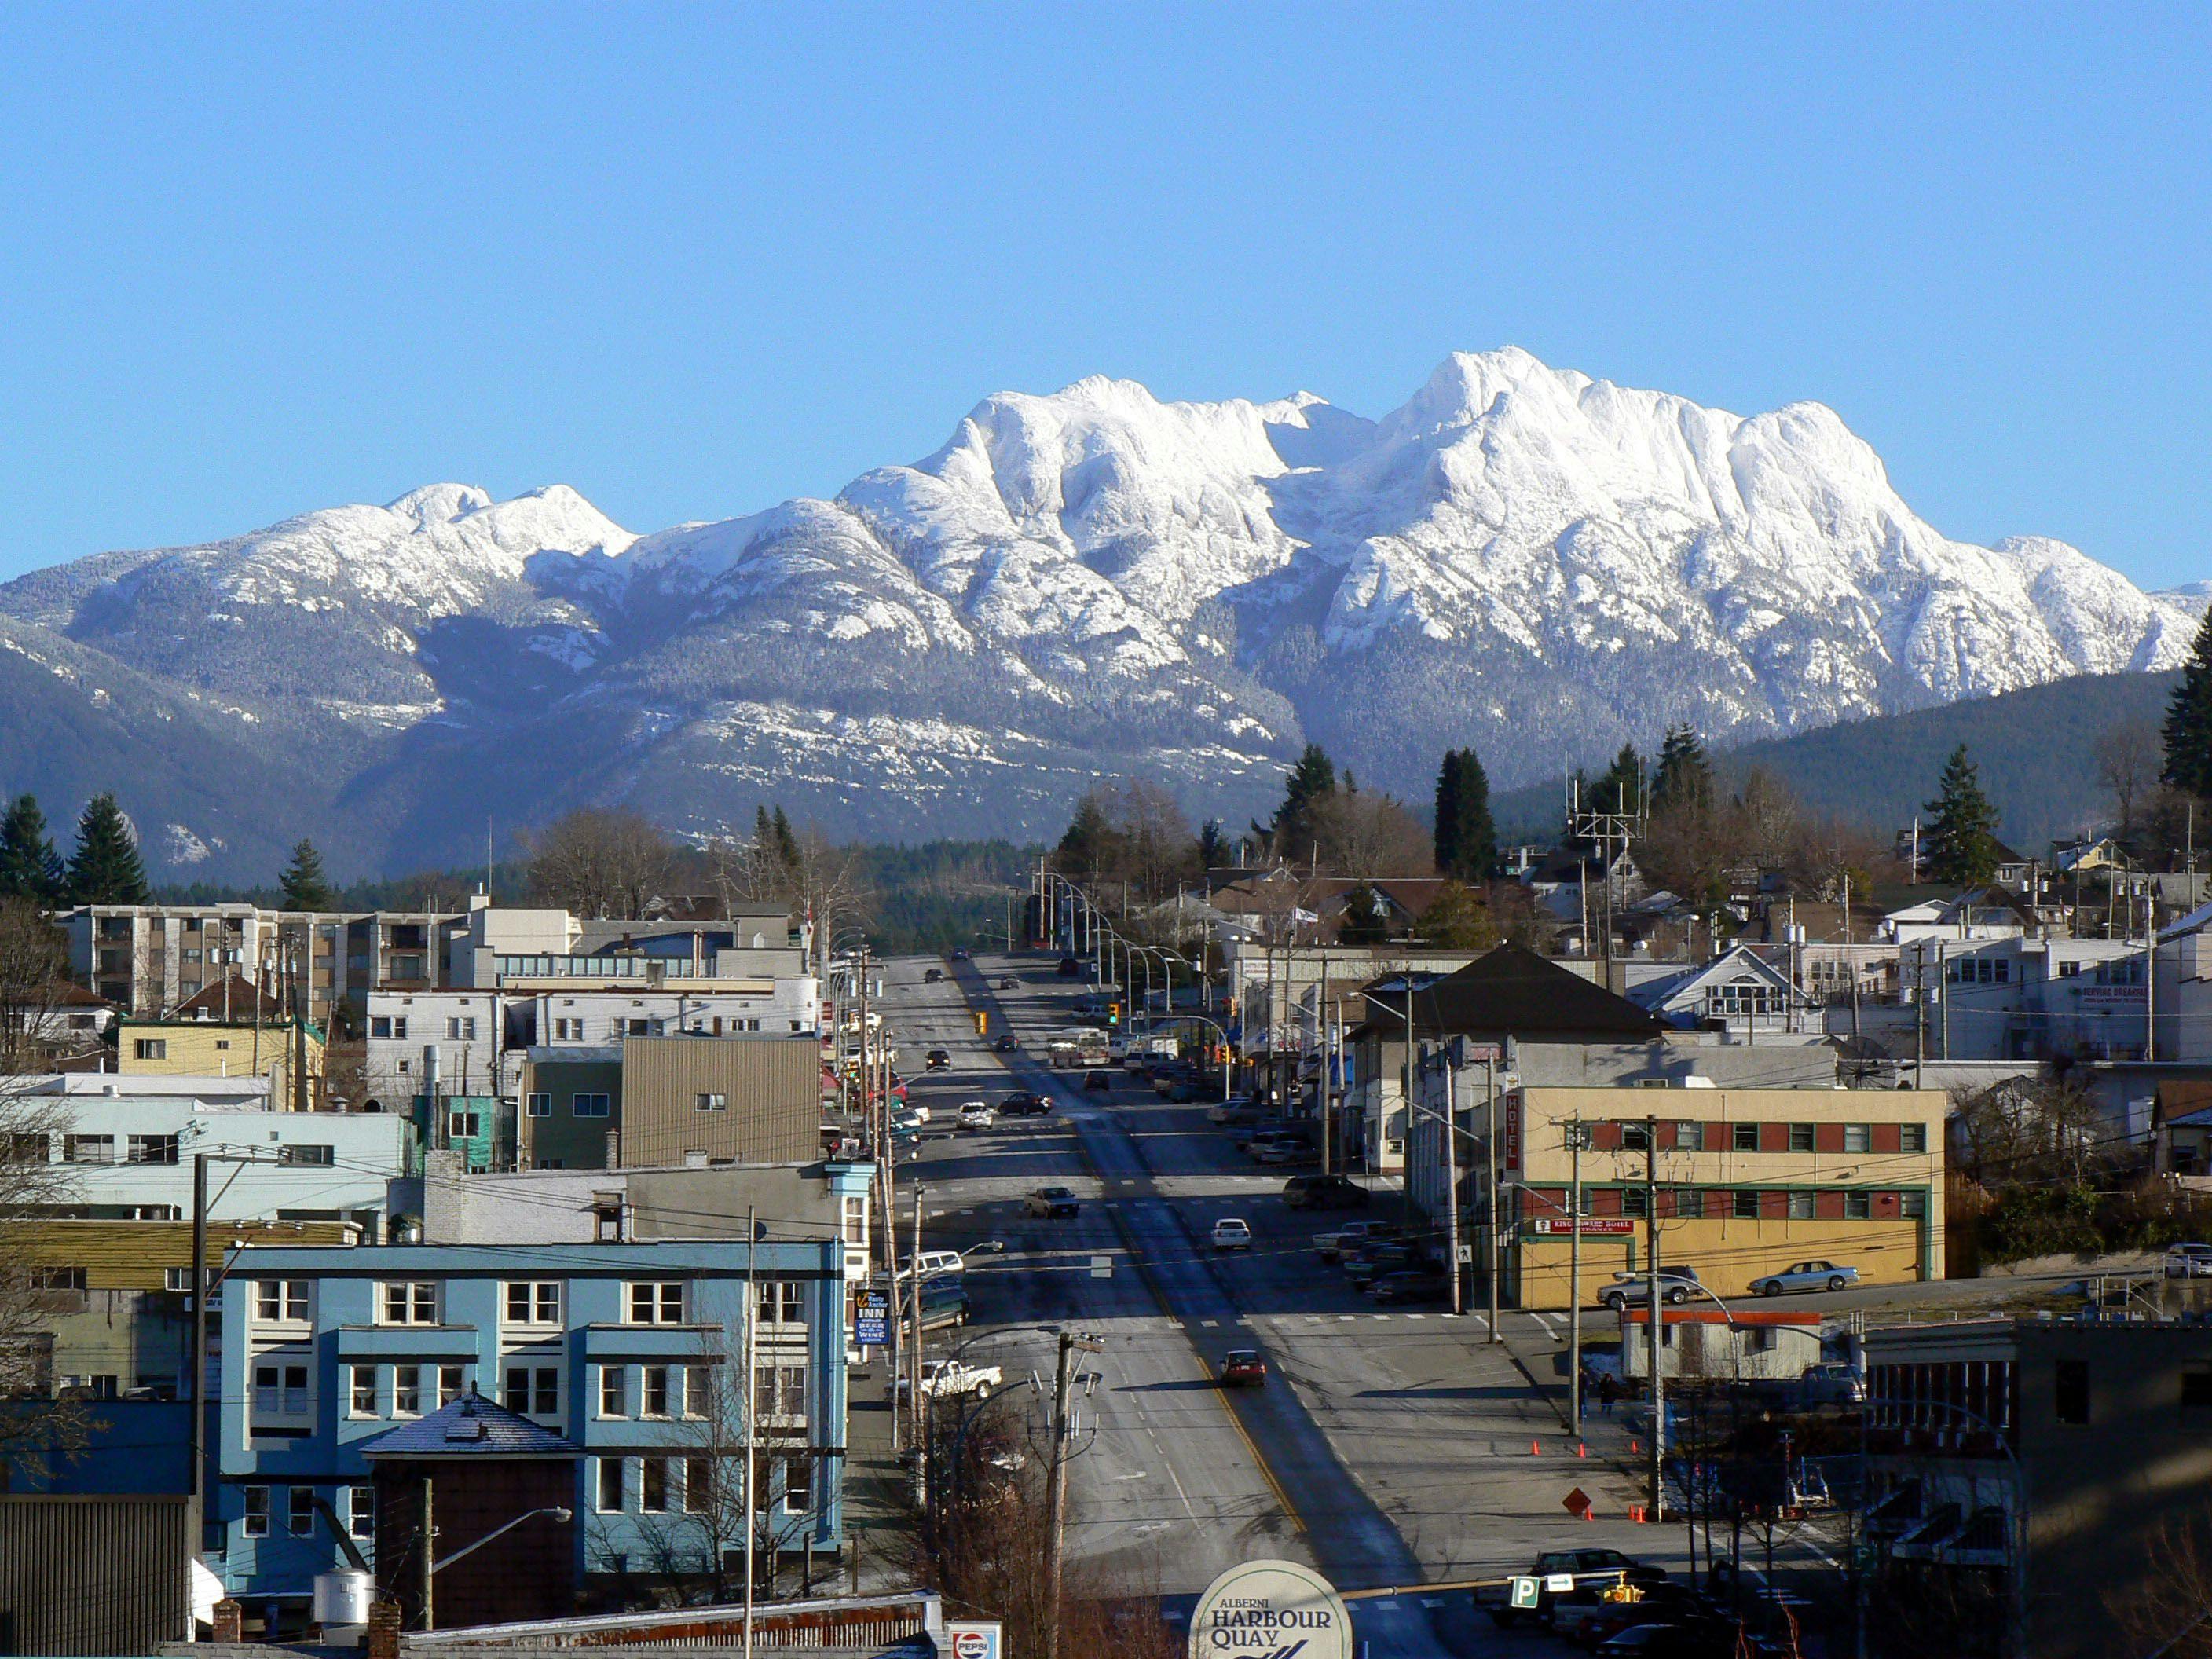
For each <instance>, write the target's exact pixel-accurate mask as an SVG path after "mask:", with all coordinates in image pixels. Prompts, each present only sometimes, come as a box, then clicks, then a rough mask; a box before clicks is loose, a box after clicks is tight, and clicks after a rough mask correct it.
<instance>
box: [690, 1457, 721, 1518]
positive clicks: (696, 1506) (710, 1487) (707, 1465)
mask: <svg viewBox="0 0 2212 1659" xmlns="http://www.w3.org/2000/svg"><path fill="white" fill-rule="evenodd" d="M713 1507H714V1459H713V1458H711V1457H687V1458H685V1459H684V1512H685V1513H686V1514H687V1515H704V1514H705V1513H706V1512H707V1511H708V1510H710V1509H712V1508H713Z"/></svg>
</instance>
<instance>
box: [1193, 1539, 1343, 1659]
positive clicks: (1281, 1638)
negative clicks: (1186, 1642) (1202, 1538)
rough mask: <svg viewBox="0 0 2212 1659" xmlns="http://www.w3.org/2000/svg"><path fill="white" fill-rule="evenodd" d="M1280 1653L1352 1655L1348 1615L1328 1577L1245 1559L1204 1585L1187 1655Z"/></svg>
mask: <svg viewBox="0 0 2212 1659" xmlns="http://www.w3.org/2000/svg"><path fill="white" fill-rule="evenodd" d="M1284 1653H1296V1654H1297V1656H1298V1659H1352V1615H1351V1614H1350V1613H1347V1612H1346V1611H1345V1607H1344V1602H1343V1601H1342V1599H1341V1598H1340V1597H1339V1596H1338V1595H1337V1593H1336V1590H1335V1589H1334V1586H1332V1585H1331V1584H1330V1583H1329V1582H1328V1579H1326V1578H1324V1577H1322V1576H1321V1575H1320V1574H1319V1573H1317V1572H1316V1571H1314V1570H1313V1569H1312V1568H1311V1567H1302V1566H1300V1565H1298V1564H1297V1562H1295V1561H1247V1562H1245V1563H1244V1564H1243V1565H1241V1566H1235V1567H1231V1568H1230V1569H1229V1571H1226V1572H1225V1573H1223V1574H1222V1575H1221V1577H1218V1578H1217V1579H1215V1580H1214V1581H1213V1582H1212V1583H1211V1584H1208V1585H1207V1586H1206V1594H1205V1595H1201V1596H1200V1597H1199V1598H1198V1606H1197V1607H1195V1608H1194V1609H1193V1611H1192V1613H1191V1615H1190V1655H1191V1659H1204V1656H1209V1655H1213V1656H1222V1659H1233V1656H1238V1655H1249V1656H1250V1659H1268V1656H1270V1655H1277V1654H1284Z"/></svg>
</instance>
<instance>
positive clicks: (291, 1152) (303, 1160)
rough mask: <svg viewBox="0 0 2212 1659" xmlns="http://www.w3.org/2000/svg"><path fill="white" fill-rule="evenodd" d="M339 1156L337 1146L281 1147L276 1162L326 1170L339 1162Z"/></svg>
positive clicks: (278, 1149)
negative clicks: (310, 1165) (307, 1165)
mask: <svg viewBox="0 0 2212 1659" xmlns="http://www.w3.org/2000/svg"><path fill="white" fill-rule="evenodd" d="M337 1156H338V1149H337V1147H336V1146H309V1145H305V1144H300V1145H295V1146H279V1147H278V1148H277V1149H276V1161H277V1162H278V1163H279V1164H313V1165H314V1166H316V1167H317V1168H319V1169H325V1170H326V1169H329V1168H330V1167H331V1165H332V1164H336V1163H337Z"/></svg>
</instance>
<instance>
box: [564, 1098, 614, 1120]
mask: <svg viewBox="0 0 2212 1659" xmlns="http://www.w3.org/2000/svg"><path fill="white" fill-rule="evenodd" d="M568 1109H569V1111H570V1112H572V1113H573V1114H574V1115H576V1116H578V1117H605V1116H607V1115H608V1111H607V1097H606V1096H605V1095H571V1096H569V1097H568Z"/></svg>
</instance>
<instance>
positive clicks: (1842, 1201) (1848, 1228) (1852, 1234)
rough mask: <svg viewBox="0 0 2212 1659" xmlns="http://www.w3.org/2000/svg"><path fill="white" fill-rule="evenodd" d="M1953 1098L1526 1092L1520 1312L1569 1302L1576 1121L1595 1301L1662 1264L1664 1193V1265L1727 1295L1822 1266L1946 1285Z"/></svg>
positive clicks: (1519, 1189) (1516, 1275)
mask: <svg viewBox="0 0 2212 1659" xmlns="http://www.w3.org/2000/svg"><path fill="white" fill-rule="evenodd" d="M1947 1105H1948V1101H1947V1098H1946V1097H1945V1096H1944V1094H1943V1093H1942V1091H1940V1090H1934V1089H1927V1090H1907V1089H1899V1090H1873V1089H1668V1090H1664V1091H1660V1090H1644V1089H1619V1088H1602V1089H1555V1088H1531V1089H1526V1090H1522V1091H1519V1092H1517V1093H1516V1094H1514V1095H1511V1096H1510V1097H1508V1098H1507V1099H1506V1101H1505V1103H1504V1120H1503V1122H1502V1125H1501V1135H1500V1139H1501V1140H1502V1141H1503V1142H1504V1145H1503V1146H1502V1148H1501V1151H1502V1153H1503V1155H1504V1165H1505V1170H1506V1175H1505V1177H1504V1178H1505V1179H1506V1180H1509V1181H1512V1182H1517V1183H1518V1185H1517V1186H1516V1187H1514V1188H1510V1190H1509V1191H1508V1194H1507V1198H1508V1202H1509V1203H1517V1209H1518V1213H1517V1216H1516V1217H1515V1220H1516V1226H1515V1228H1514V1234H1513V1237H1512V1239H1511V1241H1510V1243H1509V1245H1508V1247H1507V1248H1508V1251H1509V1254H1508V1256H1507V1259H1506V1261H1505V1264H1504V1266H1505V1279H1504V1288H1506V1289H1507V1290H1508V1291H1509V1292H1513V1291H1517V1296H1516V1301H1517V1304H1518V1305H1520V1306H1522V1307H1524V1308H1565V1307H1566V1306H1568V1305H1569V1261H1570V1256H1571V1243H1572V1239H1571V1234H1570V1232H1569V1228H1568V1216H1569V1194H1570V1191H1571V1186H1572V1176H1573V1164H1574V1160H1573V1158H1572V1155H1571V1152H1570V1150H1569V1147H1570V1142H1569V1138H1568V1130H1569V1126H1570V1125H1571V1124H1572V1123H1574V1122H1576V1121H1580V1122H1581V1123H1582V1125H1583V1130H1584V1137H1585V1138H1584V1146H1585V1148H1586V1150H1584V1151H1583V1153H1582V1158H1581V1170H1582V1220H1581V1227H1580V1231H1581V1234H1582V1300H1583V1304H1584V1305H1586V1306H1587V1305H1589V1304H1591V1303H1593V1302H1594V1301H1595V1299H1596V1296H1597V1292H1598V1291H1599V1290H1601V1288H1603V1287H1604V1286H1605V1285H1608V1284H1610V1283H1611V1282H1612V1280H1613V1275H1614V1274H1615V1273H1622V1272H1627V1271H1630V1270H1632V1269H1642V1268H1644V1267H1646V1266H1647V1265H1648V1262H1649V1257H1648V1255H1646V1253H1645V1252H1646V1250H1647V1248H1648V1247H1647V1243H1646V1237H1647V1226H1646V1221H1647V1212H1648V1211H1649V1210H1650V1208H1651V1207H1652V1205H1653V1200H1654V1194H1655V1193H1656V1226H1657V1233H1658V1249H1659V1259H1660V1262H1661V1264H1662V1266H1668V1265H1686V1266H1689V1267H1694V1268H1696V1269H1697V1272H1698V1276H1699V1279H1701V1280H1702V1281H1703V1282H1704V1283H1705V1285H1708V1286H1710V1287H1711V1289H1712V1290H1713V1291H1714V1292H1715V1293H1716V1294H1717V1295H1719V1296H1722V1297H1741V1296H1744V1295H1747V1294H1748V1293H1749V1291H1750V1286H1751V1283H1752V1281H1753V1279H1757V1278H1759V1276H1761V1275H1762V1274H1765V1273H1775V1272H1778V1271H1780V1270H1781V1269H1783V1268H1785V1267H1789V1266H1790V1264H1792V1263H1793V1262H1797V1261H1806V1260H1808V1259H1816V1260H1824V1261H1832V1262H1835V1263H1837V1264H1838V1265H1841V1266H1849V1267H1857V1269H1858V1272H1859V1278H1860V1279H1861V1281H1862V1282H1863V1283H1867V1284H1907V1283H1911V1282H1913V1281H1916V1280H1921V1279H1941V1278H1942V1276H1943V1116H1944V1111H1945V1109H1946V1107H1947ZM1654 1173H1656V1188H1653V1187H1652V1186H1650V1184H1648V1183H1649V1182H1650V1176H1652V1175H1653V1174H1654Z"/></svg>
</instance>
